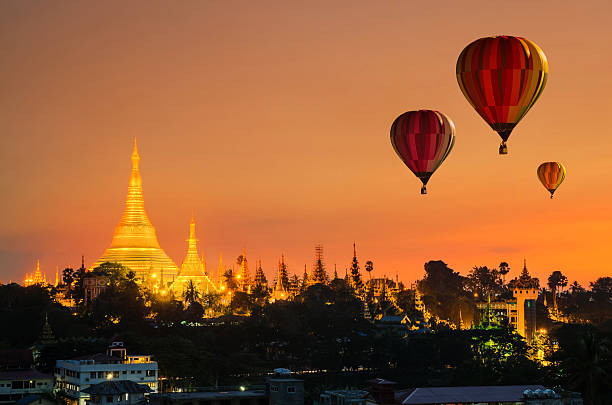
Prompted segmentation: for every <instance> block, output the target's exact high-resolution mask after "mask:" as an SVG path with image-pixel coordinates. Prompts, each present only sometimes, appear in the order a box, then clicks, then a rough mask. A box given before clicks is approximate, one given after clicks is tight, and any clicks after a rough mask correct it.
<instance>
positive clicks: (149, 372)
mask: <svg viewBox="0 0 612 405" xmlns="http://www.w3.org/2000/svg"><path fill="white" fill-rule="evenodd" d="M147 377H155V370H147Z"/></svg>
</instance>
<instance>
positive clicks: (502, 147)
mask: <svg viewBox="0 0 612 405" xmlns="http://www.w3.org/2000/svg"><path fill="white" fill-rule="evenodd" d="M499 154H500V155H507V154H508V145H506V142H502V143H501V144H500V145H499Z"/></svg>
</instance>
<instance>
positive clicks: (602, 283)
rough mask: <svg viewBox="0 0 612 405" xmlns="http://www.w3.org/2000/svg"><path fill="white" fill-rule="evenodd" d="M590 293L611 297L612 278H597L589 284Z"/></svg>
mask: <svg viewBox="0 0 612 405" xmlns="http://www.w3.org/2000/svg"><path fill="white" fill-rule="evenodd" d="M590 285H591V291H593V292H594V293H598V294H604V295H607V296H608V297H612V277H599V278H598V279H597V280H595V281H594V282H591V284H590Z"/></svg>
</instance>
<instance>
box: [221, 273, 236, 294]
mask: <svg viewBox="0 0 612 405" xmlns="http://www.w3.org/2000/svg"><path fill="white" fill-rule="evenodd" d="M223 278H225V285H226V286H227V288H228V289H229V290H232V291H233V290H236V289H237V288H238V283H236V278H235V277H234V272H233V270H232V269H227V270H226V271H225V273H223Z"/></svg>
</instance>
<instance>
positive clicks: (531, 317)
mask: <svg viewBox="0 0 612 405" xmlns="http://www.w3.org/2000/svg"><path fill="white" fill-rule="evenodd" d="M538 292H539V282H538V280H537V279H535V278H532V277H531V276H530V275H529V272H528V271H527V260H525V261H524V263H523V271H522V272H521V276H520V277H519V279H518V281H517V282H516V283H515V285H514V288H513V289H512V295H513V296H514V298H515V299H516V331H517V332H518V333H519V334H520V335H521V336H523V337H524V338H525V339H527V341H528V342H531V341H532V340H533V339H534V337H535V332H536V301H537V299H538ZM512 309H513V308H511V312H512ZM511 318H512V314H511ZM511 321H512V319H511Z"/></svg>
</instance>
